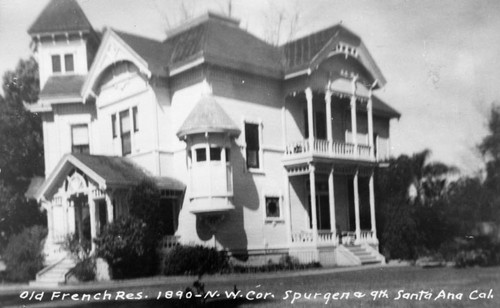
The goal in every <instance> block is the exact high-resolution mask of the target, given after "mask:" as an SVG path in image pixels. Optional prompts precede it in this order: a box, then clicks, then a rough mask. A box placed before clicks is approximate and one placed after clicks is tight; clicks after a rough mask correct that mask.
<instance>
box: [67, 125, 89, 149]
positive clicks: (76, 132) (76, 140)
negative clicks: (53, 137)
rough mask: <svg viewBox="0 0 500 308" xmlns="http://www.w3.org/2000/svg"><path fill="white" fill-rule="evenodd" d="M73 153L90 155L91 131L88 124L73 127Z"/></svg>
mask: <svg viewBox="0 0 500 308" xmlns="http://www.w3.org/2000/svg"><path fill="white" fill-rule="evenodd" d="M71 152H72V153H87V154H88V153H90V147H89V129H88V125H87V124H79V125H73V126H71Z"/></svg>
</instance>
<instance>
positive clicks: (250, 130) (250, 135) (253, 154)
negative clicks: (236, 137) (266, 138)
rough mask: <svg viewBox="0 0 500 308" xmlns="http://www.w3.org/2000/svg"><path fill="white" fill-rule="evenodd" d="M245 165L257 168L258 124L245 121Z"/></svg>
mask: <svg viewBox="0 0 500 308" xmlns="http://www.w3.org/2000/svg"><path fill="white" fill-rule="evenodd" d="M245 142H246V144H247V151H246V152H247V167H248V168H259V125H258V124H250V123H245Z"/></svg>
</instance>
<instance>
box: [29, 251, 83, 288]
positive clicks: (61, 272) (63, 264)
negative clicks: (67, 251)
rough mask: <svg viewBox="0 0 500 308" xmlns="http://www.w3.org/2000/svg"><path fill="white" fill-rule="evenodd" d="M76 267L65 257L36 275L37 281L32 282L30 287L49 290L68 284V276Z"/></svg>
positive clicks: (71, 260)
mask: <svg viewBox="0 0 500 308" xmlns="http://www.w3.org/2000/svg"><path fill="white" fill-rule="evenodd" d="M75 265H76V262H75V261H74V260H73V259H72V258H70V257H65V258H63V259H61V260H59V261H58V262H56V263H54V264H51V265H49V266H47V267H45V268H44V269H42V270H41V271H40V272H38V273H37V274H36V280H34V281H30V283H29V285H30V287H37V288H49V287H56V286H58V285H60V284H63V283H65V282H66V274H67V273H68V272H69V270H71V269H72V268H73V267H74V266H75Z"/></svg>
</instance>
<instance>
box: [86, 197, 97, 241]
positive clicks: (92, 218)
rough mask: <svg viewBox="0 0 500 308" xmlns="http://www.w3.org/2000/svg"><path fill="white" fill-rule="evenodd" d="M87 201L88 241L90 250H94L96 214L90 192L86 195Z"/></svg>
mask: <svg viewBox="0 0 500 308" xmlns="http://www.w3.org/2000/svg"><path fill="white" fill-rule="evenodd" d="M88 202H89V212H90V241H91V245H92V246H91V247H92V249H91V251H94V250H95V244H94V241H93V240H94V239H95V238H96V237H97V221H96V219H97V217H96V216H97V215H96V206H95V201H94V199H93V198H92V196H91V194H89V197H88Z"/></svg>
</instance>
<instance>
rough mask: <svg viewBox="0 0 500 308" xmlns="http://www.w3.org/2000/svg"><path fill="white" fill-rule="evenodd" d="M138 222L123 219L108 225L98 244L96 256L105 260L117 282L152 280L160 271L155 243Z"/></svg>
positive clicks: (141, 223)
mask: <svg viewBox="0 0 500 308" xmlns="http://www.w3.org/2000/svg"><path fill="white" fill-rule="evenodd" d="M148 231H149V229H148V228H147V226H146V224H145V223H144V222H143V221H142V220H141V219H138V218H135V217H127V218H121V219H119V220H116V221H114V222H113V223H111V224H109V225H107V226H106V227H105V228H104V230H103V232H102V233H101V235H100V236H99V238H97V239H96V240H95V243H96V256H97V257H101V258H103V259H105V260H106V261H107V262H108V264H109V266H110V267H111V272H112V277H113V278H114V279H122V278H134V277H141V276H148V275H152V274H153V273H154V270H155V269H156V259H157V258H156V253H155V241H154V240H152V239H151V238H152V237H151V235H150V234H149V233H148Z"/></svg>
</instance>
